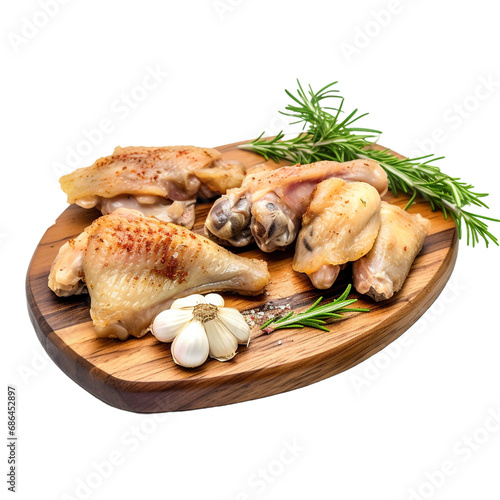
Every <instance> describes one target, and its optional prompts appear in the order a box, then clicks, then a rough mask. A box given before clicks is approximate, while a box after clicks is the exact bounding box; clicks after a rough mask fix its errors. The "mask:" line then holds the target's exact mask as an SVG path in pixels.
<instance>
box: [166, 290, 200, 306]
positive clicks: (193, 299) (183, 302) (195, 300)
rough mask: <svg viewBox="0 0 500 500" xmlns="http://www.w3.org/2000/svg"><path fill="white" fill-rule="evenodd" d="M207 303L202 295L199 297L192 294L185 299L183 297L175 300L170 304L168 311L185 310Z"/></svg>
mask: <svg viewBox="0 0 500 500" xmlns="http://www.w3.org/2000/svg"><path fill="white" fill-rule="evenodd" d="M206 303H207V301H206V300H205V297H203V295H199V294H197V293H194V294H193V295H188V296H187V297H183V298H182V299H177V300H174V301H173V302H172V305H171V306H170V309H186V308H193V307H194V306H197V305H198V304H206Z"/></svg>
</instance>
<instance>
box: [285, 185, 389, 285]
mask: <svg viewBox="0 0 500 500" xmlns="http://www.w3.org/2000/svg"><path fill="white" fill-rule="evenodd" d="M379 227H380V195H379V194H378V192H377V190H376V189H375V188H374V187H373V186H370V185H369V184H367V183H365V182H349V183H346V182H345V181H343V180H342V179H336V178H333V179H328V180H326V181H323V182H321V183H320V184H318V186H317V187H316V188H315V190H314V191H313V193H312V196H311V202H310V204H309V207H308V208H307V211H306V212H305V214H304V216H303V218H302V229H301V230H300V233H299V236H298V238H297V245H296V247H295V255H294V259H293V266H292V268H293V270H294V271H298V272H300V273H306V274H307V275H308V276H309V278H310V280H311V282H312V284H313V285H314V286H315V287H316V288H320V289H326V288H330V287H331V286H332V285H333V283H334V282H335V280H336V279H337V276H338V274H339V271H340V270H341V267H342V266H343V265H344V264H346V263H347V262H351V261H354V260H357V259H359V258H361V257H362V256H363V255H365V254H367V253H368V252H369V251H370V249H371V248H372V246H373V243H374V241H375V238H376V237H377V233H378V230H379Z"/></svg>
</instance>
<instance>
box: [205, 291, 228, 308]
mask: <svg viewBox="0 0 500 500" xmlns="http://www.w3.org/2000/svg"><path fill="white" fill-rule="evenodd" d="M203 298H204V299H205V300H206V302H207V303H208V304H212V305H214V306H217V307H224V305H225V302H224V299H223V298H222V297H221V296H220V295H219V294H218V293H209V294H208V295H205V297H203Z"/></svg>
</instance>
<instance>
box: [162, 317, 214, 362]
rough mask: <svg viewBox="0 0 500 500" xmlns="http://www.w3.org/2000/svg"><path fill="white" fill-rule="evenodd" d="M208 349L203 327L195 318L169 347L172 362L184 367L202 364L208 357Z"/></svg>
mask: <svg viewBox="0 0 500 500" xmlns="http://www.w3.org/2000/svg"><path fill="white" fill-rule="evenodd" d="M209 349H210V347H209V344H208V337H207V334H206V332H205V328H204V327H203V324H202V323H201V321H198V320H195V319H193V320H192V321H190V322H189V323H188V324H187V325H186V326H185V328H184V329H183V330H182V331H181V333H179V335H177V337H175V340H174V341H173V342H172V347H171V348H170V350H171V352H172V358H173V360H174V362H175V363H176V364H178V365H181V366H184V367H186V368H195V367H197V366H200V365H202V364H203V363H204V362H205V361H206V360H207V358H208V354H209Z"/></svg>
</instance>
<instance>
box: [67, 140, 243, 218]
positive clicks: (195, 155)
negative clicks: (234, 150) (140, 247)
mask: <svg viewBox="0 0 500 500" xmlns="http://www.w3.org/2000/svg"><path fill="white" fill-rule="evenodd" d="M244 177H245V168H244V166H243V165H242V164H241V163H239V162H236V161H222V160H221V154H220V153H219V151H217V150H215V149H208V148H198V147H195V146H168V147H158V148H155V147H127V148H120V147H117V148H116V149H115V150H114V152H113V154H112V155H110V156H106V157H104V158H100V159H99V160H97V161H96V162H95V163H94V164H93V165H92V166H90V167H87V168H79V169H78V170H75V171H74V172H72V173H70V174H68V175H64V176H62V177H61V179H60V181H59V182H60V183H61V188H62V190H63V191H64V192H65V193H66V194H67V196H68V203H76V204H77V205H79V206H81V207H83V208H94V207H96V208H97V209H98V210H100V211H101V212H102V213H103V214H108V213H111V212H113V211H114V210H116V209H118V208H121V207H124V208H130V209H134V210H139V211H141V212H142V213H144V214H145V215H148V216H149V215H154V216H155V217H157V218H159V219H162V220H164V221H166V222H174V223H176V224H180V225H182V226H185V227H188V228H191V227H193V224H194V219H195V211H194V209H195V203H196V198H197V197H201V198H206V199H208V198H211V197H213V196H215V195H219V194H223V193H225V192H226V191H227V190H228V189H231V188H235V187H238V186H240V185H241V183H242V181H243V179H244Z"/></svg>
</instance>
